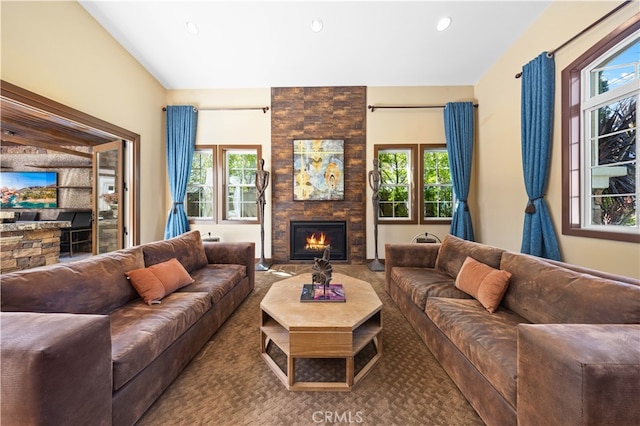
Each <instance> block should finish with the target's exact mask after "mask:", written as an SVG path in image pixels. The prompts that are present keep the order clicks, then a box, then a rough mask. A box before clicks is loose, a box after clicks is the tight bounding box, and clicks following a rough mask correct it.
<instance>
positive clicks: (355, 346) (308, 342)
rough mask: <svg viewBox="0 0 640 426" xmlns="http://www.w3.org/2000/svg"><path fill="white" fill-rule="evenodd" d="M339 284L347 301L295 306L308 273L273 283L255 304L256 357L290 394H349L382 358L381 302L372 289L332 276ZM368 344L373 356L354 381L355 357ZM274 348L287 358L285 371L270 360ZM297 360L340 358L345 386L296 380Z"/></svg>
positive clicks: (350, 279)
mask: <svg viewBox="0 0 640 426" xmlns="http://www.w3.org/2000/svg"><path fill="white" fill-rule="evenodd" d="M331 282H332V283H335V284H342V285H343V287H344V291H345V296H346V302H300V293H301V291H302V285H303V284H308V283H311V274H302V275H298V276H295V277H292V278H288V279H286V280H283V281H279V282H276V283H274V284H273V285H272V286H271V288H270V289H269V291H268V292H267V294H266V295H265V297H264V299H263V300H262V302H261V303H260V308H261V311H262V314H261V315H262V325H261V327H260V331H261V352H262V356H263V357H264V359H265V361H266V363H267V365H268V366H269V367H271V369H272V370H273V372H274V373H275V374H276V376H277V377H278V378H279V379H280V381H282V383H283V384H284V385H285V386H286V387H287V389H289V390H293V391H350V390H351V389H352V388H353V386H355V385H356V384H357V383H358V382H360V381H361V380H362V379H363V378H364V377H365V376H366V375H367V374H368V373H369V371H371V369H372V368H373V366H374V365H375V364H376V362H378V360H379V359H380V357H381V356H382V333H381V332H382V302H380V299H379V298H378V296H377V295H376V293H375V291H374V290H373V288H372V287H371V284H369V283H367V282H364V281H360V280H357V279H355V278H352V277H349V276H346V275H343V274H333V279H332V281H331ZM369 343H373V347H374V349H375V354H374V355H373V356H372V357H371V359H369V360H368V362H367V363H366V364H365V365H364V366H363V367H362V368H361V369H360V370H359V371H358V373H357V374H355V376H354V357H355V356H356V355H357V354H358V353H359V352H360V351H362V350H363V348H364V347H365V346H367V345H368V344H369ZM270 344H275V345H276V346H277V347H278V348H280V350H281V351H282V352H284V354H285V355H286V357H287V366H286V372H285V371H283V370H282V369H281V368H280V367H279V366H278V364H277V363H276V361H274V359H273V358H272V357H271V356H270V355H269V353H268V348H269V345H270ZM298 358H344V359H345V379H346V380H345V381H344V382H301V381H296V375H295V367H296V359H298Z"/></svg>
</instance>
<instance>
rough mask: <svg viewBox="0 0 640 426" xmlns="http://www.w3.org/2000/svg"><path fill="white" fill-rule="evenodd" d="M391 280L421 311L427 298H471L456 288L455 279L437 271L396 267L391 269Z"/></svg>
mask: <svg viewBox="0 0 640 426" xmlns="http://www.w3.org/2000/svg"><path fill="white" fill-rule="evenodd" d="M391 279H392V280H393V281H394V282H395V283H396V284H397V285H398V287H399V288H400V289H401V290H402V291H404V292H405V293H406V294H407V295H409V296H410V297H411V300H413V303H415V304H416V305H417V306H418V307H419V308H420V310H421V311H423V310H424V306H425V303H426V302H427V297H454V298H458V299H470V298H471V296H469V295H468V294H466V293H464V292H463V291H460V290H459V289H457V288H456V287H455V285H454V284H455V280H454V279H453V278H451V277H450V276H449V275H446V274H443V273H442V272H439V271H438V270H436V269H431V268H412V267H398V266H396V267H393V268H392V269H391Z"/></svg>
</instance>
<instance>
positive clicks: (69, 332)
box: [0, 312, 113, 425]
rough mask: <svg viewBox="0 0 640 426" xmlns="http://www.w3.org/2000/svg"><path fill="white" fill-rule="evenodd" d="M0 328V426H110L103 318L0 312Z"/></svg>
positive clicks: (106, 331)
mask: <svg viewBox="0 0 640 426" xmlns="http://www.w3.org/2000/svg"><path fill="white" fill-rule="evenodd" d="M0 324H1V326H0V327H1V334H2V338H1V342H2V343H1V356H0V370H1V385H0V401H1V402H0V416H1V418H2V423H3V424H4V423H6V424H16V425H27V424H29V425H45V424H46V425H55V424H59V425H61V424H68V423H69V421H70V420H71V419H73V423H75V424H93V425H110V424H111V405H112V404H111V398H112V384H113V375H112V367H111V330H110V322H109V317H108V316H105V315H79V314H43V313H31V312H2V313H0Z"/></svg>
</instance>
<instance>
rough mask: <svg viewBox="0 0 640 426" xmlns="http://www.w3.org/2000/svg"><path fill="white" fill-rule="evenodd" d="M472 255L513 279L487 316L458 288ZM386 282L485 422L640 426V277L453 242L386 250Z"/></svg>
mask: <svg viewBox="0 0 640 426" xmlns="http://www.w3.org/2000/svg"><path fill="white" fill-rule="evenodd" d="M467 256H470V257H472V258H474V259H476V260H477V261H479V262H482V263H484V264H486V265H489V266H491V267H492V268H496V269H499V270H505V271H508V272H510V273H511V274H512V275H511V278H510V281H509V286H508V288H507V290H506V293H504V297H503V298H502V301H501V302H500V305H499V307H498V309H497V310H496V311H495V312H494V313H489V312H488V311H487V310H486V309H485V308H484V307H483V306H482V305H481V304H480V303H479V302H478V301H477V300H475V299H474V298H472V297H471V296H470V295H469V294H467V293H465V292H462V291H460V290H459V289H458V288H456V286H455V282H456V277H457V275H458V273H459V271H460V269H461V267H462V265H463V262H464V261H465V259H466V258H467ZM385 264H386V268H385V275H386V277H385V278H386V282H385V287H386V290H387V292H388V293H389V294H390V296H391V297H392V299H393V300H394V301H395V302H396V304H397V305H398V307H399V308H400V310H401V311H402V313H403V314H404V316H405V317H406V318H407V319H408V320H409V322H410V323H411V325H412V326H413V328H414V329H415V330H416V332H417V333H418V334H419V335H420V337H421V338H422V340H423V341H424V342H425V344H426V345H427V346H428V348H429V349H430V350H431V352H432V353H433V354H434V356H435V357H436V358H437V360H438V361H439V362H440V364H441V365H442V366H443V368H444V369H445V370H446V371H447V373H448V374H449V376H450V377H451V379H452V380H453V381H454V382H455V383H456V385H457V386H458V388H459V389H460V390H461V392H462V393H463V394H464V395H465V397H466V398H467V400H468V401H469V402H470V403H471V405H472V406H473V407H474V409H475V410H476V411H477V413H478V414H479V415H480V417H481V418H482V420H484V422H486V423H487V424H489V425H500V426H503V425H516V424H518V425H536V426H537V425H560V424H562V425H586V424H589V425H604V424H608V425H631V424H640V404H638V401H640V281H638V280H636V279H632V278H628V277H622V276H617V275H612V274H607V273H603V272H598V271H595V270H591V269H587V268H581V267H576V266H572V265H569V264H566V263H562V262H553V261H547V260H544V259H540V258H537V257H534V256H529V255H525V254H520V253H512V252H508V251H505V250H502V249H499V248H496V247H491V246H488V245H483V244H479V243H474V242H469V241H465V240H462V239H459V238H456V237H454V236H451V235H448V236H447V237H445V238H444V240H443V242H442V244H439V243H438V244H387V245H386V247H385Z"/></svg>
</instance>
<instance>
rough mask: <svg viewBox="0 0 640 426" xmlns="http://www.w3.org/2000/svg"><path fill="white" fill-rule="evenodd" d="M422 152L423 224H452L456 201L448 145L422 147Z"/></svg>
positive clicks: (421, 212)
mask: <svg viewBox="0 0 640 426" xmlns="http://www.w3.org/2000/svg"><path fill="white" fill-rule="evenodd" d="M421 151H422V163H421V165H420V169H421V171H422V206H421V211H420V218H421V222H423V223H434V222H441V221H442V222H445V223H450V222H451V218H452V217H453V205H454V201H455V200H454V193H453V183H452V182H451V171H450V169H449V153H448V152H447V148H446V145H421ZM442 219H444V220H442Z"/></svg>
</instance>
